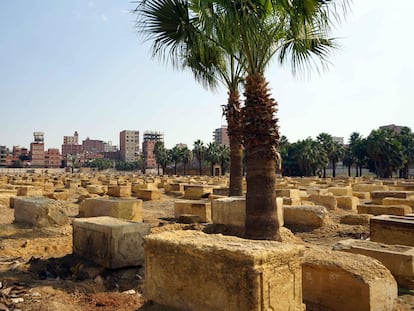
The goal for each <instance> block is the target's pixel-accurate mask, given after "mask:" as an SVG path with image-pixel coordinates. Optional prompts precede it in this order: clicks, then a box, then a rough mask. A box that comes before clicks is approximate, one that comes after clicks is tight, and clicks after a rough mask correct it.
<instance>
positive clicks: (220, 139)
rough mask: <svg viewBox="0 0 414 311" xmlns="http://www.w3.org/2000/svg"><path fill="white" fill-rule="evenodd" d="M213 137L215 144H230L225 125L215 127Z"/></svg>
mask: <svg viewBox="0 0 414 311" xmlns="http://www.w3.org/2000/svg"><path fill="white" fill-rule="evenodd" d="M213 139H214V142H215V143H216V145H227V146H230V141H229V135H228V134H227V127H226V126H222V127H220V128H218V129H215V130H214V132H213Z"/></svg>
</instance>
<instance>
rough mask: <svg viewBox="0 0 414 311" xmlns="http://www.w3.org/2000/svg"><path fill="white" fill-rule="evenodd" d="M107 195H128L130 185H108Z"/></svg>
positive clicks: (129, 193)
mask: <svg viewBox="0 0 414 311" xmlns="http://www.w3.org/2000/svg"><path fill="white" fill-rule="evenodd" d="M108 195H109V196H111V197H130V196H131V186H108Z"/></svg>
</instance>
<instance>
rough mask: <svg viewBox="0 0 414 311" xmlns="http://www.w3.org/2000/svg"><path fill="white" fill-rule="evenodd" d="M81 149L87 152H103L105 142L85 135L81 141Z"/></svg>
mask: <svg viewBox="0 0 414 311" xmlns="http://www.w3.org/2000/svg"><path fill="white" fill-rule="evenodd" d="M82 150H83V152H89V153H99V152H105V143H104V142H103V141H102V140H98V139H90V138H89V137H87V138H86V139H85V140H84V141H82Z"/></svg>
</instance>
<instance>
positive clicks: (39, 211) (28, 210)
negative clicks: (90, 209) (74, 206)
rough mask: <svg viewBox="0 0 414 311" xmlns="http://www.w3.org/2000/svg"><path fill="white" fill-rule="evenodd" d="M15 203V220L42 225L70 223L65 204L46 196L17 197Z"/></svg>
mask: <svg viewBox="0 0 414 311" xmlns="http://www.w3.org/2000/svg"><path fill="white" fill-rule="evenodd" d="M13 205H14V220H15V222H23V223H28V224H31V225H34V226H40V227H44V226H52V225H65V224H67V223H69V219H68V217H67V215H66V214H65V210H66V208H65V205H64V204H63V203H62V202H59V201H55V200H52V199H49V198H46V197H16V198H15V199H14V203H13Z"/></svg>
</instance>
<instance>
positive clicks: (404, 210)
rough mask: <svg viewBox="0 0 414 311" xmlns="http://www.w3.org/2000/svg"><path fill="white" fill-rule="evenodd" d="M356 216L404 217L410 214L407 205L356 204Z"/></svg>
mask: <svg viewBox="0 0 414 311" xmlns="http://www.w3.org/2000/svg"><path fill="white" fill-rule="evenodd" d="M357 210H358V214H371V215H375V216H377V215H397V216H404V215H405V214H409V213H411V212H412V209H411V207H409V206H408V205H378V204H358V205H357Z"/></svg>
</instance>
